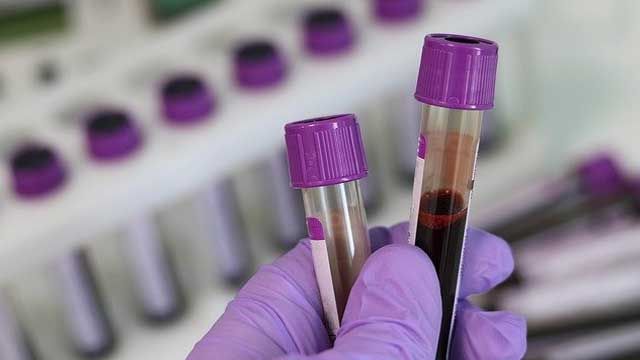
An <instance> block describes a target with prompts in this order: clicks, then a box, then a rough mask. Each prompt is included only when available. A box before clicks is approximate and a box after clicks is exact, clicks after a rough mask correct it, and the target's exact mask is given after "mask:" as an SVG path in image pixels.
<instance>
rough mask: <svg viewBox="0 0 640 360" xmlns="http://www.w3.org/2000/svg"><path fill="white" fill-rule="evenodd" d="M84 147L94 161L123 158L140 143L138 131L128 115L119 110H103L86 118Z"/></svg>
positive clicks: (140, 138)
mask: <svg viewBox="0 0 640 360" xmlns="http://www.w3.org/2000/svg"><path fill="white" fill-rule="evenodd" d="M85 129H86V134H87V135H86V146H87V150H88V152H89V154H90V155H91V157H92V158H93V159H94V160H115V159H120V158H123V157H125V156H127V155H129V154H131V153H133V152H134V151H135V150H136V149H138V148H139V146H140V144H141V143H142V136H141V135H140V130H139V129H138V128H137V127H136V126H135V124H134V123H133V121H132V120H131V118H130V116H129V114H128V113H126V112H125V111H123V110H119V109H103V110H99V111H96V112H94V113H93V114H91V115H90V116H89V117H88V118H87V123H86V128H85Z"/></svg>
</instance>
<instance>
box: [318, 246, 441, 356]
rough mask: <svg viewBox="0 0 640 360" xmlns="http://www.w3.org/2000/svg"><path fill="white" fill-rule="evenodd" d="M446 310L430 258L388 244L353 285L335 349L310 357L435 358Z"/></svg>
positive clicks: (374, 255) (403, 247)
mask: <svg viewBox="0 0 640 360" xmlns="http://www.w3.org/2000/svg"><path fill="white" fill-rule="evenodd" d="M441 308H442V306H441V300H440V289H439V285H438V278H437V276H436V272H435V269H434V267H433V264H432V263H431V260H429V258H428V257H427V255H425V253H424V252H422V251H421V250H420V249H418V248H417V247H415V246H410V245H407V244H394V245H389V246H385V247H383V248H381V249H380V250H378V251H376V252H375V253H374V254H373V255H372V256H371V257H370V258H369V259H368V260H367V262H366V264H365V266H364V268H363V269H362V272H361V273H360V276H359V277H358V279H357V281H356V283H355V284H354V286H353V288H352V290H351V294H350V295H349V301H348V302H347V307H346V309H345V313H344V316H343V319H342V326H341V327H340V331H339V332H338V336H337V338H336V342H335V344H334V347H333V349H331V350H327V351H325V352H323V353H321V354H318V355H316V356H312V357H311V359H325V360H329V359H331V360H335V359H369V360H378V359H380V360H383V359H385V360H387V359H399V360H409V359H433V358H434V357H435V353H436V347H437V340H438V333H439V330H440V320H441V317H442V314H441V313H442V311H441Z"/></svg>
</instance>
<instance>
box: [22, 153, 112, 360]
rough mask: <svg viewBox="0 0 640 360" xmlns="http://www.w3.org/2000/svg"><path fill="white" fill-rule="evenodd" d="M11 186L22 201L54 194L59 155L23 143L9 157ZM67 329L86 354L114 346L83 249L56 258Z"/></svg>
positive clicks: (59, 182)
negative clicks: (11, 177)
mask: <svg viewBox="0 0 640 360" xmlns="http://www.w3.org/2000/svg"><path fill="white" fill-rule="evenodd" d="M11 170H12V176H13V189H14V192H15V193H16V195H17V196H18V197H20V198H23V199H25V200H35V199H36V198H44V197H46V196H51V195H53V194H54V193H55V192H56V191H57V190H59V189H61V188H62V186H63V185H64V183H65V180H66V178H67V174H66V170H65V166H64V165H63V163H62V160H61V159H60V158H59V157H58V155H57V154H56V153H55V152H54V150H52V149H51V148H49V147H48V146H46V145H43V144H36V143H31V144H24V145H22V146H21V147H20V148H19V149H18V150H17V151H16V152H15V153H14V155H13V157H12V159H11ZM56 267H57V275H58V280H59V285H60V288H61V292H60V296H61V297H62V302H63V305H64V310H65V320H66V324H67V327H68V329H67V331H68V334H69V336H70V338H71V342H72V344H73V346H74V347H75V348H76V350H77V351H78V352H79V353H81V354H83V355H88V356H96V355H102V354H106V353H108V352H109V351H111V349H112V348H113V347H114V345H115V335H114V332H113V328H112V326H111V323H110V322H109V319H108V317H107V314H106V310H105V308H104V305H103V303H102V300H101V298H100V294H99V292H98V286H97V284H96V281H95V278H94V276H93V270H92V269H91V266H90V263H89V259H88V257H87V254H86V252H85V251H84V250H83V249H75V250H74V251H73V252H71V253H68V254H65V255H63V256H62V257H60V258H58V259H57V260H56Z"/></svg>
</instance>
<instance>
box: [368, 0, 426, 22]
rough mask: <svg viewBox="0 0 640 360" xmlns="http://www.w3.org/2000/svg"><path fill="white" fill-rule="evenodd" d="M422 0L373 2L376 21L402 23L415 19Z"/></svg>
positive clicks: (422, 2)
mask: <svg viewBox="0 0 640 360" xmlns="http://www.w3.org/2000/svg"><path fill="white" fill-rule="evenodd" d="M423 4H424V0H374V12H375V16H376V18H377V19H378V20H381V21H384V22H402V21H407V20H410V19H413V18H415V17H416V16H417V15H418V14H420V12H421V11H422V7H423Z"/></svg>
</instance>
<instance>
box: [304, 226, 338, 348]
mask: <svg viewBox="0 0 640 360" xmlns="http://www.w3.org/2000/svg"><path fill="white" fill-rule="evenodd" d="M307 230H308V232H309V239H311V256H312V257H313V268H314V270H315V273H316V281H317V282H318V288H319V290H320V299H321V300H322V308H323V309H324V315H325V317H326V322H327V327H328V328H329V335H330V336H332V337H333V338H335V336H336V334H337V332H338V328H340V316H339V315H338V304H337V302H336V293H335V291H334V289H333V279H332V277H331V265H330V264H329V251H328V249H327V242H326V241H325V238H324V229H323V227H322V222H320V220H318V219H317V218H314V217H308V218H307Z"/></svg>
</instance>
